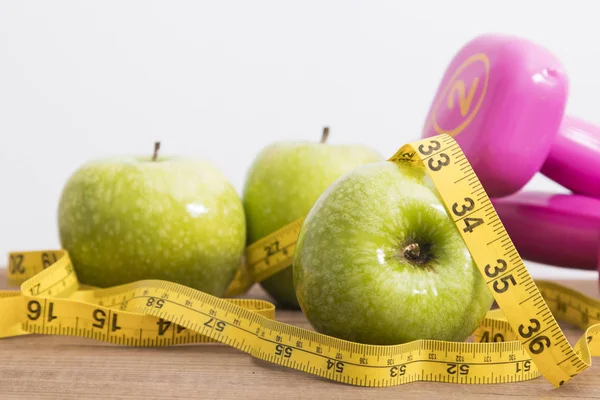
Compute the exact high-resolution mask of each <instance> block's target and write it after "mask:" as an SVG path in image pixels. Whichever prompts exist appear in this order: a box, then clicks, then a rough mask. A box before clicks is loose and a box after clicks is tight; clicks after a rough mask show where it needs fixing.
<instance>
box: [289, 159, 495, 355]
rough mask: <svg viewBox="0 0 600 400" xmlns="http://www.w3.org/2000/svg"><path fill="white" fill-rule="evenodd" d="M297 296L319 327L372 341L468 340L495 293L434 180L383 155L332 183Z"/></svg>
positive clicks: (307, 224)
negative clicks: (378, 160)
mask: <svg viewBox="0 0 600 400" xmlns="http://www.w3.org/2000/svg"><path fill="white" fill-rule="evenodd" d="M293 273H294V285H295V289H296V294H297V297H298V300H299V303H300V306H301V308H302V311H303V312H304V313H305V315H306V317H307V318H308V320H309V322H310V323H311V325H312V326H313V327H314V328H315V330H317V331H318V332H321V333H325V334H327V335H331V336H335V337H338V338H342V339H346V340H351V341H356V342H360V343H367V344H380V345H390V344H400V343H405V342H408V341H412V340H417V339H436V340H452V341H463V340H465V339H466V338H467V337H468V336H469V335H470V334H471V333H472V332H473V331H474V330H475V328H476V327H477V326H478V324H479V323H480V322H481V321H482V319H483V318H484V316H485V314H486V312H487V311H488V310H489V309H490V307H491V305H492V302H493V296H492V294H491V292H490V291H489V289H488V288H487V286H486V284H485V281H484V279H483V277H482V276H481V274H480V272H479V270H478V269H477V267H476V265H475V264H474V261H473V260H472V258H471V255H470V253H469V251H468V249H467V247H466V245H465V243H464V241H463V240H462V238H461V236H460V234H459V233H458V230H457V229H456V227H455V226H454V224H453V222H452V220H451V219H450V217H449V216H448V214H447V212H446V210H445V208H444V206H443V204H442V201H441V199H440V197H439V195H438V193H437V191H436V189H435V188H434V186H433V183H432V182H431V180H430V179H429V178H428V177H427V176H426V175H425V174H424V172H422V171H418V170H416V169H414V168H411V167H408V166H405V165H399V164H396V163H393V162H390V161H382V162H378V163H372V164H369V165H365V166H361V167H358V168H356V169H354V170H353V171H352V172H350V173H348V174H346V175H345V176H344V177H342V178H341V179H339V180H337V181H336V182H335V183H334V184H333V185H331V186H330V187H329V188H328V189H327V190H326V191H325V192H324V193H323V195H322V196H321V197H320V198H319V199H318V201H317V202H316V204H315V205H314V207H313V208H312V209H311V210H310V212H309V214H308V216H307V218H306V219H305V221H304V223H303V225H302V228H301V231H300V234H299V237H298V242H297V247H296V251H295V253H294V264H293Z"/></svg>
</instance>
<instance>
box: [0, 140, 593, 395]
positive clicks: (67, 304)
mask: <svg viewBox="0 0 600 400" xmlns="http://www.w3.org/2000/svg"><path fill="white" fill-rule="evenodd" d="M390 161H393V162H399V163H400V162H406V163H410V164H411V165H412V166H413V167H414V168H423V169H424V170H425V171H426V172H427V174H428V175H429V176H430V177H431V179H432V181H433V183H434V184H435V186H436V187H437V189H438V191H439V194H440V196H441V198H442V200H443V202H444V204H445V207H446V209H447V211H448V213H449V215H450V216H451V218H452V219H453V220H454V223H455V224H456V227H457V229H458V230H459V232H460V233H461V235H462V237H463V239H464V241H465V243H466V244H467V246H468V248H469V251H470V252H471V254H472V256H473V259H474V260H475V262H476V264H477V266H478V268H479V270H480V272H481V274H482V275H483V277H484V278H485V279H486V282H487V285H488V287H489V289H490V290H491V291H492V293H493V295H494V297H495V299H496V301H497V303H498V305H499V307H500V308H499V309H495V310H491V311H490V312H489V313H488V315H487V317H486V319H485V320H484V321H483V322H482V324H481V326H480V327H479V328H478V329H477V330H476V331H475V332H474V342H464V343H463V342H460V343H458V342H443V341H436V340H418V341H415V342H410V343H405V344H400V345H394V346H373V345H364V344H359V343H352V342H348V341H344V340H340V339H337V338H333V337H330V336H326V335H322V334H318V333H315V332H313V331H309V330H306V329H302V328H298V327H295V326H292V325H288V324H284V323H281V322H278V321H276V320H275V319H274V307H273V306H272V305H271V304H270V303H268V302H265V301H259V300H244V299H221V298H217V297H214V296H211V295H208V294H206V293H203V292H200V291H197V290H194V289H191V288H189V287H185V286H182V285H178V284H175V283H172V282H165V281H157V280H146V281H139V282H134V283H131V284H127V285H123V286H118V287H112V288H108V289H85V288H82V287H81V286H80V284H79V282H78V280H77V276H76V273H75V270H74V268H73V266H72V264H71V261H70V258H69V255H68V253H66V252H64V251H46V252H25V253H11V254H10V259H9V271H8V273H9V275H8V276H9V280H10V282H12V283H13V284H21V288H20V291H5V292H0V337H7V336H17V335H26V334H29V333H41V334H55V335H74V336H82V337H87V338H93V339H97V340H102V341H106V342H111V343H117V344H122V345H129V346H168V345H172V344H177V343H193V342H208V341H213V342H215V341H216V342H220V343H223V344H226V345H228V346H232V347H234V348H236V349H239V350H241V351H244V352H246V353H249V354H250V355H252V356H253V357H256V358H260V359H263V360H266V361H270V362H273V363H276V364H279V365H282V366H286V367H289V368H293V369H297V370H301V371H304V372H307V373H311V374H315V375H319V376H322V377H325V378H328V379H331V380H334V381H339V382H344V383H347V384H351V385H360V386H393V385H399V384H403V383H409V382H414V381H437V382H455V383H466V384H469V383H471V384H478V383H505V382H517V381H523V380H528V379H533V378H536V377H538V376H540V375H543V376H544V377H545V378H546V379H547V380H548V381H549V382H550V383H552V384H553V385H554V386H560V385H563V384H564V383H566V382H567V381H568V380H569V379H571V378H572V377H574V376H575V375H577V374H579V373H581V372H582V371H584V370H585V369H586V368H588V367H589V366H590V364H591V357H592V356H593V355H598V354H600V335H599V330H600V324H598V325H596V323H598V322H600V302H599V301H597V300H595V299H592V298H590V297H587V296H584V295H583V294H581V293H578V292H576V291H573V290H571V289H568V288H565V287H563V286H560V285H557V284H554V283H550V282H534V281H533V280H532V278H531V277H530V275H529V273H528V271H527V269H526V268H525V266H524V264H523V262H522V261H521V258H520V257H519V255H518V254H517V251H516V249H515V248H514V246H513V244H512V242H511V240H510V238H509V237H508V234H507V233H506V231H505V230H504V228H503V226H502V224H501V223H500V221H499V219H498V216H497V214H496V212H495V210H494V209H493V207H492V205H491V203H490V200H489V198H488V197H487V195H486V193H485V191H484V189H483V188H482V186H481V184H480V182H479V180H478V179H477V177H476V175H475V173H474V172H473V170H472V169H471V167H470V165H469V163H468V161H467V160H466V158H465V156H464V154H463V153H462V151H461V150H460V148H459V146H458V145H457V143H456V142H455V141H454V140H453V139H452V138H451V137H450V136H446V135H440V136H436V137H433V138H429V139H424V140H420V141H417V142H414V143H411V144H408V145H405V146H403V147H402V148H401V149H400V150H399V151H398V152H397V153H396V154H395V155H394V156H393V157H392V158H390ZM294 224H295V225H291V226H288V227H285V228H284V229H282V230H280V231H278V232H275V233H273V234H272V235H269V237H267V238H265V239H263V240H261V241H260V242H258V243H256V244H254V245H252V246H250V248H249V249H248V252H247V254H246V258H247V259H246V264H247V265H248V269H247V271H246V274H247V275H246V278H245V279H249V278H251V279H252V280H260V279H263V278H264V277H265V276H268V275H269V274H272V273H273V271H278V270H280V269H282V268H285V267H287V266H289V263H290V260H291V256H292V254H293V249H294V246H295V241H296V238H297V235H298V228H299V226H300V224H301V221H297V222H296V223H294ZM247 284H248V283H247V282H241V283H240V285H239V286H238V289H237V290H241V291H243V290H244V289H243V287H244V286H245V285H247ZM555 316H556V317H559V318H560V319H562V320H564V321H566V322H569V323H571V324H574V325H576V326H577V327H579V328H581V329H582V330H585V333H584V335H582V336H581V338H580V339H579V341H578V342H577V343H576V344H575V346H571V345H570V344H569V342H568V341H567V339H566V338H565V336H564V334H563V332H562V330H561V329H560V327H559V326H558V324H557V322H556V320H555ZM442 318H443V316H441V318H440V319H442Z"/></svg>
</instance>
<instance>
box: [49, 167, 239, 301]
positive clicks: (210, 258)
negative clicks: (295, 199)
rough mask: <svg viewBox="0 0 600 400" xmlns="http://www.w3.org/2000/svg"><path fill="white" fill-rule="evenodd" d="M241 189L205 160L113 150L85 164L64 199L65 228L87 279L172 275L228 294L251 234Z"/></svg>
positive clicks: (112, 281)
mask: <svg viewBox="0 0 600 400" xmlns="http://www.w3.org/2000/svg"><path fill="white" fill-rule="evenodd" d="M245 224H246V222H245V216H244V211H243V205H242V202H241V199H240V197H239V195H238V194H237V193H236V191H235V189H234V188H233V187H232V185H231V184H230V182H229V181H228V180H227V179H226V177H225V176H224V175H223V174H222V173H221V172H220V171H219V170H218V169H217V168H216V167H215V166H214V165H212V164H211V163H209V162H207V161H204V160H195V159H185V158H178V157H166V156H165V157H158V159H157V160H156V161H152V160H151V158H150V157H134V156H123V157H112V158H106V159H101V160H94V161H91V162H88V163H86V164H84V165H83V166H81V167H80V168H79V169H78V170H77V171H76V172H75V173H74V174H73V175H72V176H71V177H70V178H69V179H68V181H67V183H66V184H65V186H64V188H63V192H62V194H61V198H60V202H59V207H58V225H59V236H60V241H61V245H62V247H63V248H64V249H65V250H67V251H68V252H69V255H70V257H71V259H72V261H73V264H74V267H75V270H76V272H77V275H78V277H79V278H80V280H81V282H82V283H85V284H88V285H92V286H98V287H107V286H114V285H120V284H125V283H129V282H133V281H136V280H142V279H164V280H168V281H172V282H176V283H180V284H183V285H186V286H190V287H192V288H195V289H198V290H201V291H204V292H206V293H209V294H212V295H215V296H222V295H223V294H224V292H225V289H226V288H227V285H228V284H229V282H230V281H231V280H232V278H233V276H234V274H235V271H236V269H237V267H238V266H239V264H240V262H241V259H242V256H243V252H244V248H245V240H246V231H245V229H246V225H245Z"/></svg>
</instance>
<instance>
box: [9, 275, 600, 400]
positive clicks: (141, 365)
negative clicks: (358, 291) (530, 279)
mask: <svg viewBox="0 0 600 400" xmlns="http://www.w3.org/2000/svg"><path fill="white" fill-rule="evenodd" d="M4 282H5V271H4V270H0V289H5V288H6V286H4V287H3V286H2V285H5V283H4ZM562 283H563V284H565V285H568V286H570V287H573V288H576V289H578V290H580V291H583V292H585V293H587V294H589V295H592V296H595V297H599V298H600V292H599V290H598V282H597V281H595V280H594V281H566V282H562ZM249 296H250V297H254V298H265V299H266V298H267V296H266V294H265V293H264V292H263V291H261V290H260V288H258V287H255V288H254V289H253V290H252V291H251V293H249ZM277 319H278V320H280V321H284V322H287V323H290V324H294V325H298V326H302V327H304V328H309V329H310V325H309V324H308V322H307V321H306V319H305V318H304V316H303V314H302V313H301V312H295V311H285V310H278V311H277ZM563 328H564V329H565V333H566V334H567V337H568V338H569V340H570V341H571V343H574V341H575V340H576V339H577V338H578V337H579V336H580V335H581V334H582V332H580V331H578V330H574V329H570V328H569V327H567V326H563ZM500 397H514V398H526V397H528V398H543V399H552V398H571V399H573V398H575V399H584V398H585V399H588V398H589V399H592V398H600V367H598V366H592V367H591V368H589V369H588V370H586V371H585V372H583V373H582V374H580V375H578V376H577V377H575V378H573V379H572V380H571V381H570V382H569V383H568V384H567V385H565V386H564V387H562V388H560V389H554V388H553V387H552V386H551V385H550V384H549V383H548V382H547V381H546V380H545V379H544V378H541V377H540V378H537V379H535V380H533V381H527V382H522V383H514V384H499V385H456V384H445V383H428V382H418V383H410V384H407V385H402V386H396V387H392V388H362V387H354V386H348V385H345V384H340V383H336V382H332V381H329V380H326V379H322V378H320V377H317V376H313V375H309V374H305V373H303V372H299V371H295V370H292V369H287V368H285V367H280V366H278V365H274V364H271V363H268V362H264V361H261V360H256V359H254V358H252V357H250V356H248V355H246V354H245V353H242V352H239V351H237V350H235V349H233V348H229V347H227V346H224V345H220V344H208V345H207V344H200V345H188V346H175V347H169V348H127V347H122V346H116V345H111V344H106V343H102V342H96V341H93V340H89V339H82V338H73V337H59V336H37V335H28V336H22V337H15V338H7V339H2V340H0V399H9V398H19V399H36V398H43V399H70V398H73V399H75V398H111V399H115V398H128V399H146V398H156V399H171V398H218V399H255V398H257V399H258V398H260V399H267V398H276V399H286V400H289V399H296V398H326V399H365V398H377V399H400V398H402V399H426V398H438V399H488V398H500Z"/></svg>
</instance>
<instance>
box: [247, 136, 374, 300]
mask: <svg viewBox="0 0 600 400" xmlns="http://www.w3.org/2000/svg"><path fill="white" fill-rule="evenodd" d="M328 132H329V131H328V129H327V128H325V130H324V131H323V137H322V138H321V142H320V143H319V142H316V141H315V142H309V141H282V142H278V143H274V144H272V145H270V146H267V147H265V148H264V149H263V150H262V151H261V152H260V153H259V154H258V155H257V157H256V159H255V160H254V162H253V164H252V165H251V167H250V169H249V171H248V174H247V177H246V183H245V186H244V193H243V203H244V210H245V212H246V223H247V229H248V244H251V243H253V242H255V241H257V240H259V239H261V238H263V237H265V236H267V235H269V234H270V233H272V232H274V231H276V230H278V229H280V228H282V227H284V226H285V225H287V224H289V223H291V222H293V221H296V220H297V219H299V218H304V217H306V214H308V212H309V211H310V209H311V207H312V206H313V205H314V203H315V201H317V199H318V198H319V196H320V195H321V194H322V193H323V191H324V190H325V189H326V188H327V187H328V186H329V185H331V184H332V183H333V182H334V181H335V180H336V179H338V178H339V177H340V176H342V175H343V174H345V173H346V172H348V171H350V170H352V169H354V168H355V167H357V166H359V165H363V164H365V163H371V162H376V161H381V160H382V158H383V157H382V156H381V154H379V153H378V152H377V151H375V150H374V149H372V148H370V147H368V146H365V145H359V144H343V145H342V144H340V145H333V144H327V143H325V140H326V139H327V135H328ZM261 285H262V287H263V288H264V289H265V290H266V291H267V292H268V293H269V294H271V296H273V297H274V298H275V300H276V301H277V302H278V303H279V305H282V306H284V307H290V308H298V302H297V300H296V295H295V293H294V284H293V275H292V269H291V268H286V269H284V270H282V271H280V272H278V273H277V274H275V275H273V276H271V277H269V278H267V279H265V280H264V281H262V282H261Z"/></svg>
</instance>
